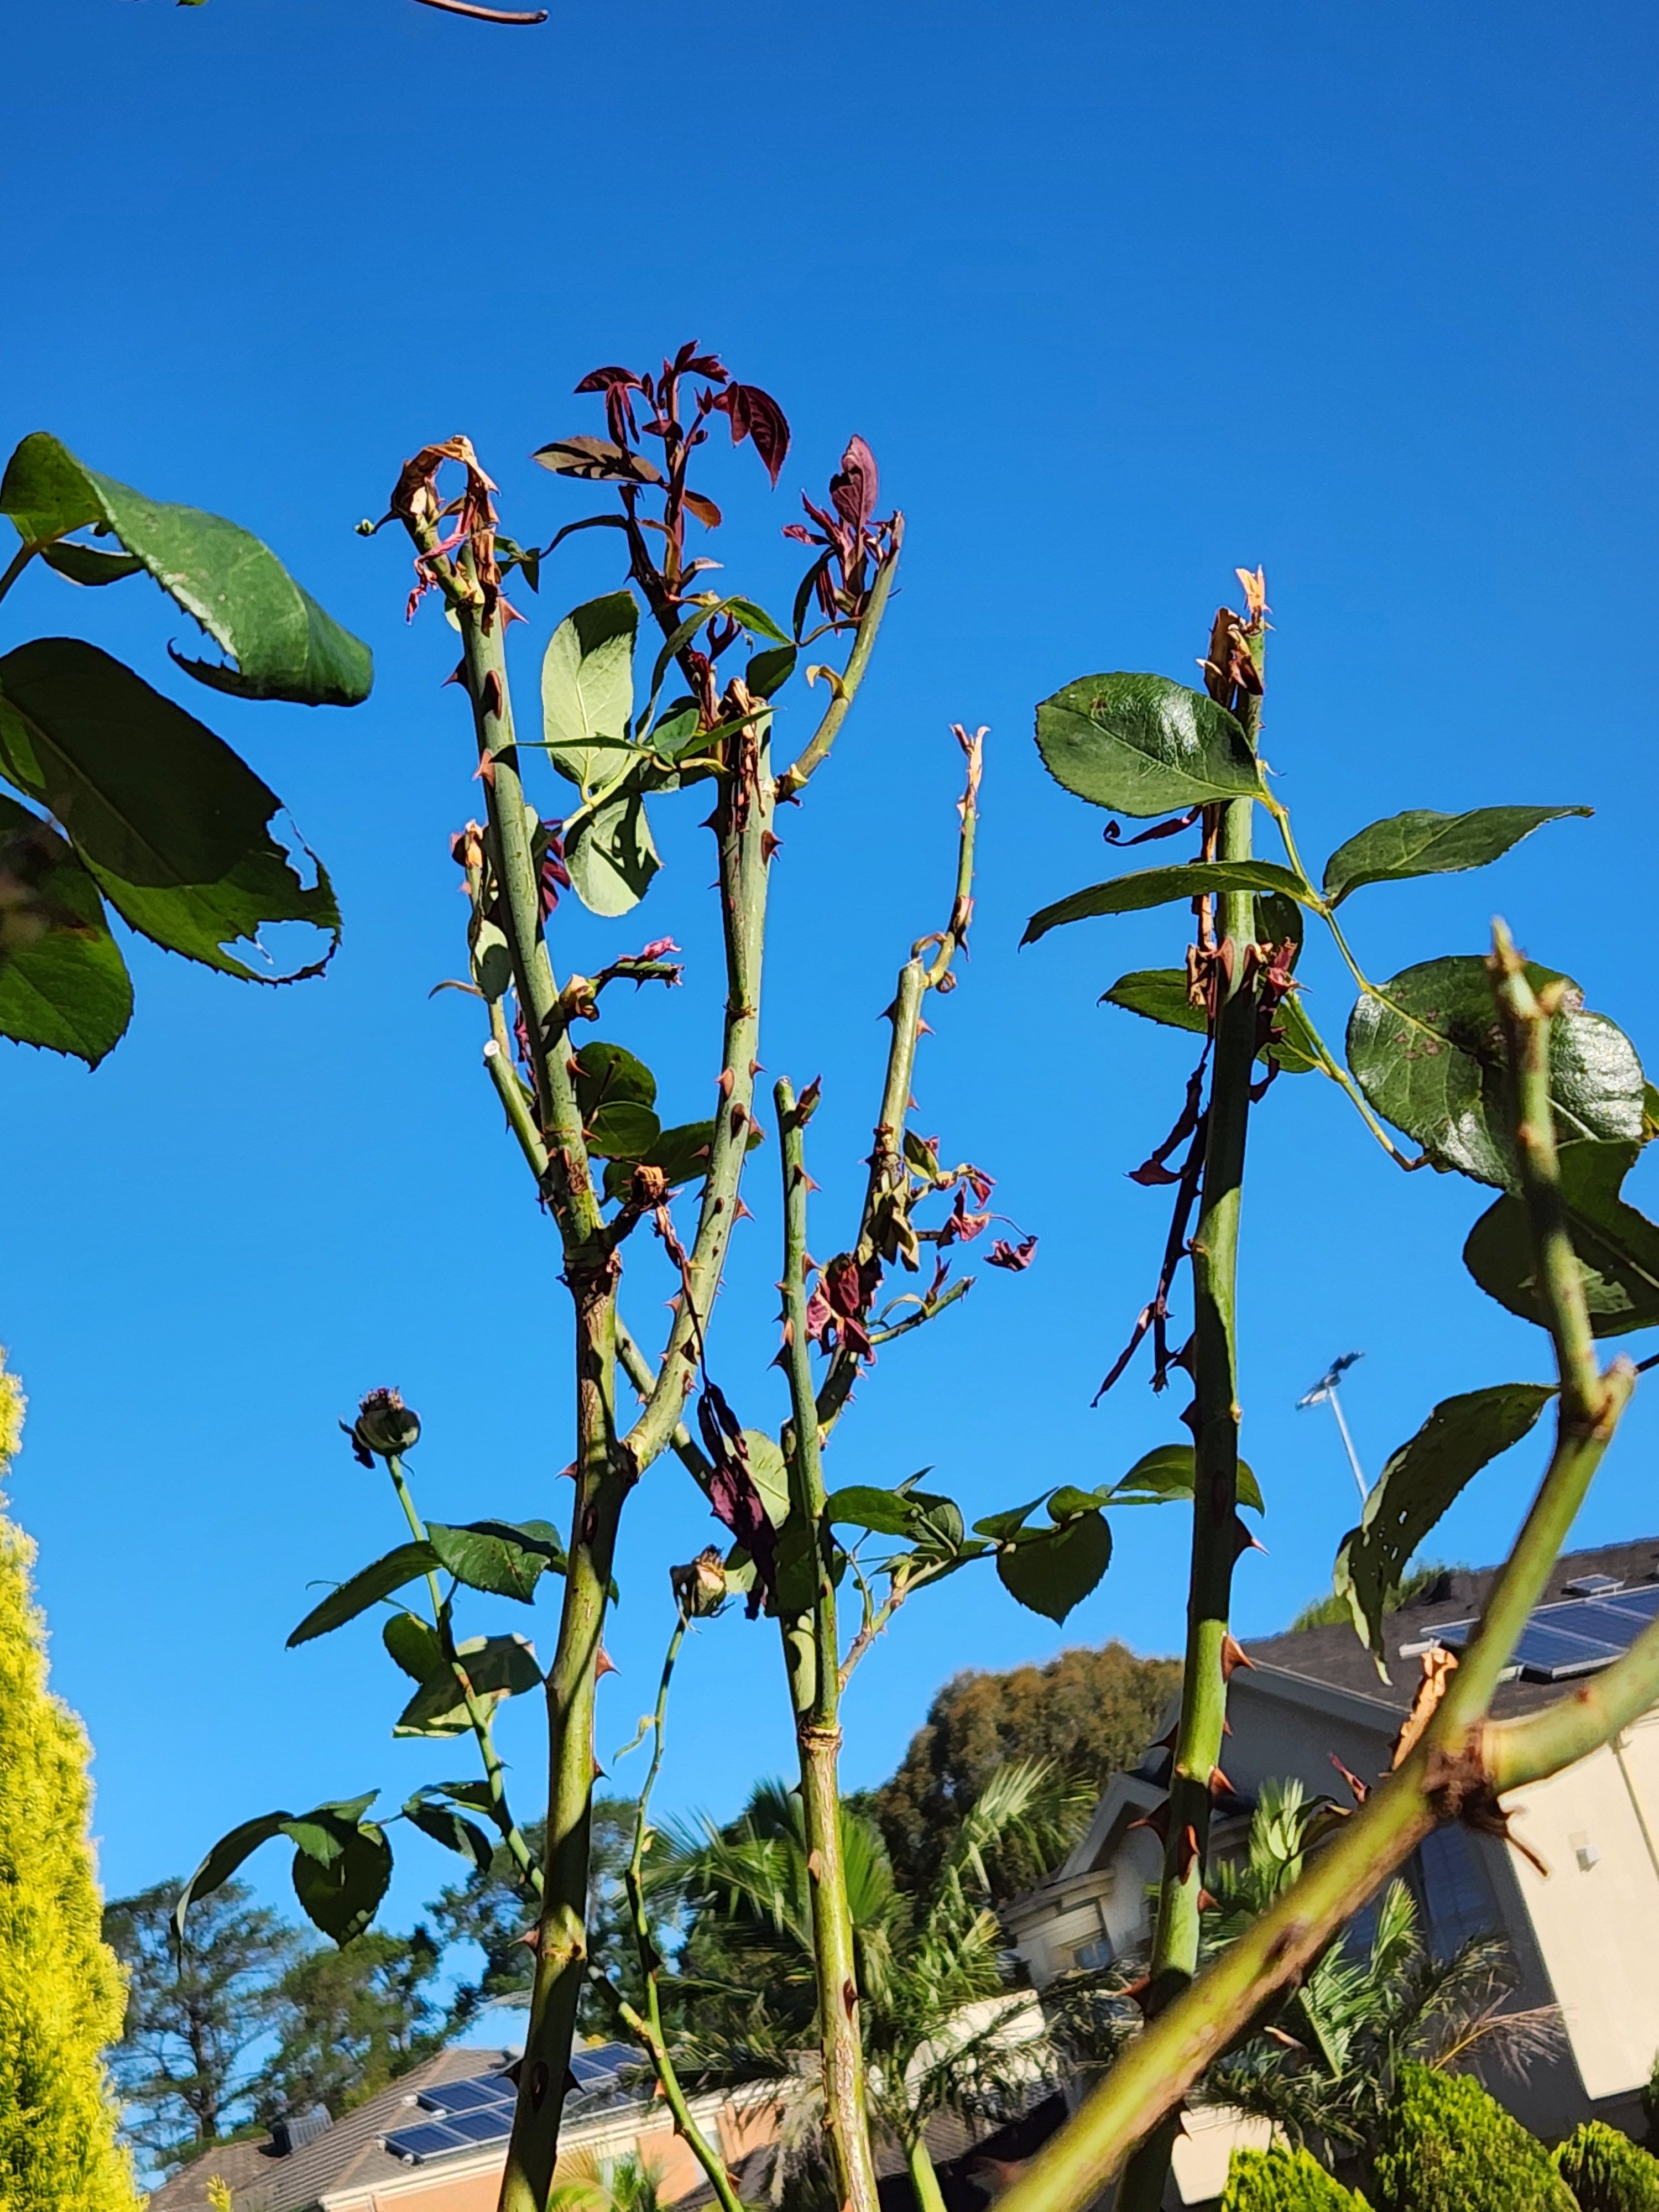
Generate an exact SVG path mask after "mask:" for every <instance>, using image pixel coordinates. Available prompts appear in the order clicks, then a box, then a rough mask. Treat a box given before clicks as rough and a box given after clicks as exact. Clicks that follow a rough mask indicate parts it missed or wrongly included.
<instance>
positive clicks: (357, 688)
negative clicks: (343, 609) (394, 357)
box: [0, 431, 374, 707]
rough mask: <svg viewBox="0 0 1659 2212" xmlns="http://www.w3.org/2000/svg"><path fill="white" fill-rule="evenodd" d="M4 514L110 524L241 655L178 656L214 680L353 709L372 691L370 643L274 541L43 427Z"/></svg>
mask: <svg viewBox="0 0 1659 2212" xmlns="http://www.w3.org/2000/svg"><path fill="white" fill-rule="evenodd" d="M0 513H6V514H9V515H10V516H11V518H12V520H13V521H14V522H15V524H16V526H17V528H18V531H19V532H20V533H21V536H22V537H23V538H25V539H36V540H39V539H51V538H63V537H64V536H66V535H67V534H68V533H69V532H70V531H72V530H80V529H82V528H85V527H87V526H93V527H94V528H95V527H97V526H99V525H102V526H105V528H106V530H107V531H108V532H110V533H111V534H112V536H114V537H115V538H118V540H119V541H120V543H121V544H122V545H124V546H125V548H126V550H127V551H128V552H129V553H131V554H133V555H135V556H137V558H138V559H139V560H140V561H142V562H143V565H144V567H145V568H147V569H148V570H149V574H151V575H152V576H153V577H154V578H155V580H156V582H157V583H158V584H159V585H160V586H161V589H162V590H163V591H164V592H167V595H168V597H169V598H170V599H173V600H175V601H176V602H177V604H178V605H179V606H181V607H182V608H183V609H184V611H185V613H186V614H187V615H190V616H191V617H193V619H194V620H195V621H196V622H197V623H200V625H201V627H202V628H203V629H204V630H205V631H206V632H207V633H208V635H209V636H210V637H211V638H213V639H214V641H216V643H217V644H218V645H220V646H221V647H222V648H223V650H224V651H225V652H226V653H229V654H230V655H231V656H232V659H234V663H235V665H234V667H222V666H219V665H216V664H212V663H208V662H202V661H193V660H185V659H180V658H179V655H177V654H176V653H175V655H174V658H175V659H179V665H180V667H182V668H184V669H185V671H187V672H188V673H189V674H191V675H192V676H196V677H198V678H201V679H202V680H203V681H204V682H205V683H209V684H212V685H213V686H214V687H215V688H216V690H222V691H234V692H237V693H239V694H240V696H242V697H243V698H246V699H292V700H295V701H297V702H299V703H300V704H301V705H302V706H308V707H318V706H332V707H350V706H355V705H356V703H357V702H359V701H360V700H362V699H366V698H367V697H368V691H369V686H370V684H372V683H373V681H374V658H373V656H372V655H371V653H370V652H369V649H368V647H367V646H366V645H365V644H363V642H362V640H361V639H360V638H355V637H353V636H352V635H351V634H350V632H349V630H343V629H341V628H340V626H339V624H338V623H337V622H335V621H334V620H333V619H332V618H331V617H330V616H328V615H326V614H325V613H324V611H323V610H322V609H321V607H319V605H317V602H316V601H315V600H314V599H312V598H311V597H310V595H309V594H308V593H307V592H302V591H301V588H300V586H298V585H297V584H296V583H295V580H294V579H293V578H292V576H290V575H289V573H288V571H287V569H286V568H283V564H282V562H280V561H279V560H278V559H277V558H276V555H275V554H274V553H273V552H272V551H271V550H270V547H269V546H268V545H263V544H261V543H260V542H259V540H258V538H255V537H253V536H252V534H251V533H250V532H247V531H246V530H243V529H241V528H240V527H239V526H238V525H237V524H235V523H234V522H227V521H226V520H224V518H223V517H222V516H221V515H217V514H208V513H204V512H203V510H202V509H201V508H200V507H179V506H175V505H173V503H171V502H170V501H161V500H151V499H146V498H145V497H144V495H143V493H142V492H137V491H134V490H133V489H132V488H131V485H129V484H124V483H117V482H116V480H115V479H114V477H105V476H100V475H99V474H98V473H97V472H96V471H94V470H92V469H89V468H87V467H86V466H85V465H83V464H82V462H80V461H78V460H76V458H75V456H74V454H73V453H70V450H69V448H68V447H66V446H64V445H63V444H61V443H60V442H59V441H58V439H56V438H53V437H51V436H49V435H47V434H46V432H45V431H36V432H35V433H34V434H33V436H30V437H27V438H25V439H24V441H23V442H22V444H21V446H19V447H18V448H17V450H16V452H15V453H14V454H13V455H12V457H11V459H10V460H9V463H8V464H7V466H6V473H5V477H4V480H3V482H0ZM67 573H69V574H74V571H73V569H70V570H68V571H67ZM79 580H82V581H84V580H86V578H85V577H82V578H81V579H79Z"/></svg>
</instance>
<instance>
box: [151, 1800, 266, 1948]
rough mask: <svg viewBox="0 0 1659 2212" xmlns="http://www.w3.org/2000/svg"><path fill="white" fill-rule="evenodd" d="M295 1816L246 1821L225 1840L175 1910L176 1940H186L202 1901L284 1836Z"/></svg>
mask: <svg viewBox="0 0 1659 2212" xmlns="http://www.w3.org/2000/svg"><path fill="white" fill-rule="evenodd" d="M293 1817H294V1816H293V1814H291V1813H262V1814H260V1815H259V1816H258V1819H257V1820H244V1821H243V1822H242V1824H241V1826H240V1827H239V1828H233V1829H232V1830H231V1831H230V1833H229V1834H228V1835H227V1836H221V1837H220V1838H219V1840H218V1842H217V1843H216V1844H215V1845H214V1846H213V1848H212V1850H210V1852H209V1853H208V1855H207V1857H205V1858H204V1860H203V1861H202V1863H201V1864H200V1866H198V1867H197V1869H196V1871H195V1873H194V1874H193V1875H191V1878H190V1880H189V1881H187V1882H186V1883H185V1886H184V1887H183V1888H182V1889H181V1890H180V1891H179V1901H178V1903H177V1904H176V1905H174V1906H173V1932H174V1936H175V1938H176V1940H177V1941H178V1942H180V1943H182V1942H183V1941H184V1937H185V1914H186V1913H187V1912H188V1911H189V1910H190V1908H191V1905H192V1904H193V1903H194V1902H195V1900H196V1899H197V1898H198V1897H210V1896H211V1895H212V1894H213V1893H214V1891H215V1890H216V1889H221V1888H222V1887H223V1886H224V1885H225V1883H226V1882H228V1881H229V1880H230V1878H231V1876H232V1875H234V1873H235V1871H236V1869H237V1868H238V1867H239V1866H240V1865H241V1863H242V1862H243V1860H244V1859H246V1858H247V1857H250V1856H251V1855H252V1853H253V1852H255V1851H257V1850H258V1848H259V1846H260V1844H268V1843H270V1840H271V1839H272V1838H273V1837H276V1836H280V1835H281V1834H282V1832H283V1828H284V1827H285V1826H286V1825H287V1823H288V1822H289V1820H292V1819H293Z"/></svg>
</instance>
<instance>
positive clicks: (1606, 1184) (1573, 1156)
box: [1463, 1143, 1659, 1336]
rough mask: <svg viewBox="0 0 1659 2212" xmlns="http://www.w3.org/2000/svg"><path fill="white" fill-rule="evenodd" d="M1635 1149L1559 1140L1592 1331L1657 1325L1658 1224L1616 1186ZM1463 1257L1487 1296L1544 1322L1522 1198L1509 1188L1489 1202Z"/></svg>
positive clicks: (1563, 1184) (1563, 1182)
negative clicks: (1508, 1191)
mask: <svg viewBox="0 0 1659 2212" xmlns="http://www.w3.org/2000/svg"><path fill="white" fill-rule="evenodd" d="M1636 1156H1637V1148H1636V1147H1635V1146H1631V1145H1597V1144H1582V1143H1581V1144H1569V1145H1564V1146H1562V1148H1561V1154H1560V1161H1561V1194H1562V1197H1563V1199H1564V1200H1565V1205H1566V1213H1567V1228H1568V1231H1569V1233H1570V1235H1571V1238H1572V1248H1573V1252H1574V1254H1575V1255H1576V1257H1577V1261H1578V1267H1579V1275H1580V1279H1581V1280H1582V1282H1583V1289H1584V1303H1585V1304H1586V1305H1587V1306H1588V1307H1589V1322H1590V1330H1591V1333H1592V1334H1594V1335H1595V1336H1624V1335H1626V1334H1628V1333H1629V1332H1630V1331H1631V1330H1632V1329H1637V1328H1654V1327H1656V1326H1659V1225H1655V1224H1654V1223H1653V1222H1651V1221H1650V1220H1649V1219H1648V1218H1647V1216H1646V1215H1645V1214H1644V1213H1641V1212H1638V1210H1637V1208H1636V1207H1635V1206H1631V1205H1629V1204H1628V1203H1627V1202H1626V1200H1624V1199H1623V1198H1621V1197H1620V1194H1619V1187H1620V1183H1621V1182H1623V1181H1624V1178H1625V1176H1626V1173H1627V1172H1628V1170H1629V1169H1630V1168H1631V1166H1632V1164H1633V1163H1634V1161H1635V1158H1636ZM1463 1263H1464V1265H1465V1266H1466V1267H1468V1271H1469V1273H1470V1274H1472V1275H1473V1276H1474V1279H1475V1281H1476V1282H1477V1283H1479V1285H1480V1287H1481V1289H1482V1290H1483V1291H1485V1292H1486V1295H1487V1297H1492V1298H1496V1299H1497V1301H1498V1304H1499V1305H1501V1306H1505V1307H1507V1308H1508V1310H1509V1311H1510V1313H1512V1314H1517V1315H1519V1316H1520V1318H1521V1319H1522V1321H1529V1322H1535V1323H1536V1324H1537V1326H1538V1327H1539V1328H1544V1327H1545V1326H1546V1325H1547V1324H1546V1321H1545V1316H1544V1310H1543V1308H1542V1307H1541V1304H1539V1301H1538V1295H1537V1273H1536V1271H1537V1261H1536V1259H1535V1257H1534V1251H1533V1237H1532V1225H1531V1221H1530V1219H1529V1218H1528V1212H1527V1208H1526V1206H1525V1203H1524V1202H1523V1201H1522V1200H1521V1199H1518V1198H1515V1197H1511V1196H1508V1195H1506V1196H1504V1197H1503V1198H1500V1199H1498V1201H1497V1202H1496V1204H1495V1205H1492V1206H1489V1207H1488V1208H1487V1210H1486V1212H1485V1213H1483V1214H1482V1215H1481V1217H1480V1219H1479V1220H1478V1221H1477V1222H1476V1223H1475V1225H1474V1228H1473V1229H1472V1230H1471V1231H1469V1235H1468V1242H1467V1243H1465V1245H1464V1247H1463Z"/></svg>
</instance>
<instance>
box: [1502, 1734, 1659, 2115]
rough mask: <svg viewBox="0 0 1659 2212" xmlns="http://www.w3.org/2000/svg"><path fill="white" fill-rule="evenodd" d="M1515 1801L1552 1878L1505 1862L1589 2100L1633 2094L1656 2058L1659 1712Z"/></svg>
mask: <svg viewBox="0 0 1659 2212" xmlns="http://www.w3.org/2000/svg"><path fill="white" fill-rule="evenodd" d="M1508 1803H1509V1807H1510V1810H1511V1811H1512V1812H1513V1813H1514V1814H1516V1820H1515V1832H1516V1835H1517V1836H1520V1837H1522V1838H1524V1839H1525V1841H1526V1843H1527V1844H1528V1847H1529V1849H1531V1850H1534V1851H1536V1852H1537V1853H1538V1855H1539V1857H1541V1859H1542V1860H1543V1861H1544V1863H1545V1864H1546V1866H1547V1867H1548V1869H1549V1874H1548V1876H1547V1878H1546V1877H1544V1876H1542V1875H1540V1874H1539V1873H1538V1872H1537V1870H1536V1869H1535V1868H1533V1867H1531V1866H1529V1865H1528V1863H1526V1861H1525V1860H1524V1859H1523V1858H1522V1857H1521V1856H1520V1854H1519V1853H1518V1852H1511V1853H1510V1863H1511V1865H1512V1868H1513V1870H1514V1876H1515V1881H1516V1887H1517V1888H1518V1889H1519V1892H1520V1894H1521V1898H1522V1902H1523V1903H1524V1905H1525V1907H1526V1911H1527V1915H1528V1918H1529V1919H1530V1921H1531V1923H1532V1932H1533V1937H1534V1942H1536V1944H1537V1947H1538V1951H1539V1954H1540V1956H1541V1959H1542V1960H1543V1964H1544V1966H1545V1970H1546V1972H1547V1973H1548V1976H1549V1978H1550V1981H1551V1983H1552V1984H1553V1988H1554V1991H1555V1996H1556V1998H1557V2001H1558V2002H1559V2004H1560V2007H1561V2011H1562V2016H1563V2019H1564V2021H1565V2027H1566V2031H1567V2037H1568V2040H1569V2042H1570V2044H1571V2049H1572V2055H1573V2057H1574V2059H1575V2060H1576V2061H1577V2067H1578V2071H1579V2073H1580V2075H1582V2076H1583V2084H1584V2088H1585V2091H1586V2092H1587V2093H1588V2094H1589V2096H1590V2097H1592V2098H1595V2099H1597V2100H1600V2099H1602V2098H1607V2097H1618V2096H1623V2095H1626V2094H1628V2093H1630V2092H1631V2091H1632V2090H1635V2089H1638V2088H1639V2087H1641V2085H1642V2084H1643V2083H1644V2081H1646V2080H1647V2078H1648V2075H1649V2072H1650V2069H1651V2067H1652V2065H1653V2062H1654V2057H1655V2054H1656V2052H1659V1863H1656V1855H1655V1848H1654V1847H1655V1844H1656V1842H1659V1713H1650V1714H1649V1715H1647V1717H1645V1718H1644V1720H1642V1721H1640V1722H1638V1724H1637V1725H1636V1727H1634V1728H1633V1729H1631V1730H1630V1731H1629V1732H1628V1734H1627V1735H1625V1736H1623V1737H1621V1738H1620V1739H1619V1741H1618V1742H1617V1743H1616V1744H1615V1745H1614V1746H1613V1748H1611V1749H1609V1750H1605V1751H1598V1752H1593V1753H1591V1755H1590V1756H1589V1758H1588V1759H1581V1760H1580V1761H1579V1762H1578V1764H1577V1765H1576V1766H1571V1767H1569V1768H1568V1769H1567V1771H1565V1773H1564V1774H1558V1775H1556V1776H1554V1777H1553V1778H1552V1779H1551V1780H1549V1781H1547V1782H1541V1783H1538V1784H1535V1785H1534V1787H1533V1788H1531V1789H1529V1790H1522V1791H1520V1792H1517V1793H1516V1796H1513V1797H1512V1798H1510V1800H1509V1801H1508Z"/></svg>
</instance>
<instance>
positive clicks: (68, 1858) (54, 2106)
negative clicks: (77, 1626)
mask: <svg viewBox="0 0 1659 2212" xmlns="http://www.w3.org/2000/svg"><path fill="white" fill-rule="evenodd" d="M22 1418H23V1400H22V1395H21V1392H20V1391H19V1389H18V1388H17V1386H16V1384H15V1382H13V1380H12V1378H11V1377H10V1376H9V1375H8V1374H7V1373H6V1372H5V1370H4V1368H3V1366H0V1474H4V1472H5V1469H6V1465H7V1462H9V1459H10V1458H11V1456H12V1454H13V1453H14V1452H15V1450H16V1449H17V1442H18V1437H19V1433H20V1431H21V1427H22ZM0 1503H3V1500H0ZM33 1559H34V1547H33V1544H31V1543H30V1541H29V1540H28V1538H27V1536H26V1535H24V1534H23V1532H22V1531H21V1528H15V1527H14V1526H13V1524H12V1523H11V1522H9V1521H8V1520H6V1519H5V1518H4V1517H3V1516H0V2206H3V2207H4V2212H71V2208H73V2212H136V2207H137V2197H136V2196H135V2194H134V2191H133V2184H132V2177H131V2172H130V2170H129V2168H128V2165H127V2161H126V2158H125V2154H124V2153H123V2152H122V2151H121V2150H120V2149H118V2147H117V2144H116V2140H115V2111H114V2106H113V2105H112V2101H111V2099H110V2094H109V2088H108V2084H107V2081H106V2075H105V2072H104V2067H103V2063H102V2061H101V2059H100V2056H99V2054H100V2051H102V2050H104V2048H105V2047H106V2045H109V2044H112V2043H113V2042H114V2040H115V2039H116V2037H117V2036H118V2034H119V2033H120V2032H121V2015H122V2012H123V2010H124V2008H125V1995H124V1992H123V1989H122V1983H121V1971H120V1968H119V1967H118V1966H117V1965H116V1963H115V1954H114V1953H113V1952H112V1951H111V1950H110V1949H109V1948H107V1946H106V1944H105V1943H104V1942H103V1941H102V1937H101V1934H100V1902H99V1896H98V1884H97V1881H96V1880H95V1879H94V1874H93V1864H92V1846H91V1844H90V1842H89V1841H88V1835H87V1820H88V1813H89V1811H90V1809H91V1808H90V1791H89V1790H88V1784H87V1739H86V1735H85V1732H84V1730H83V1729H82V1726H81V1723H80V1722H79V1721H78V1720H76V1717H75V1715H74V1714H73V1713H72V1712H70V1711H69V1709H68V1707H67V1706H66V1705H63V1704H61V1703H60V1702H59V1701H58V1699H56V1698H54V1697H53V1696H52V1692H51V1691H50V1690H49V1689H48V1687H47V1685H46V1623H45V1622H44V1621H43V1620H42V1619H41V1617H40V1610H39V1608H38V1607H37V1606H36V1605H35V1603H34V1599H33V1591H32V1589H31V1588H30V1576H29V1569H30V1567H31V1565H33Z"/></svg>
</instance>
